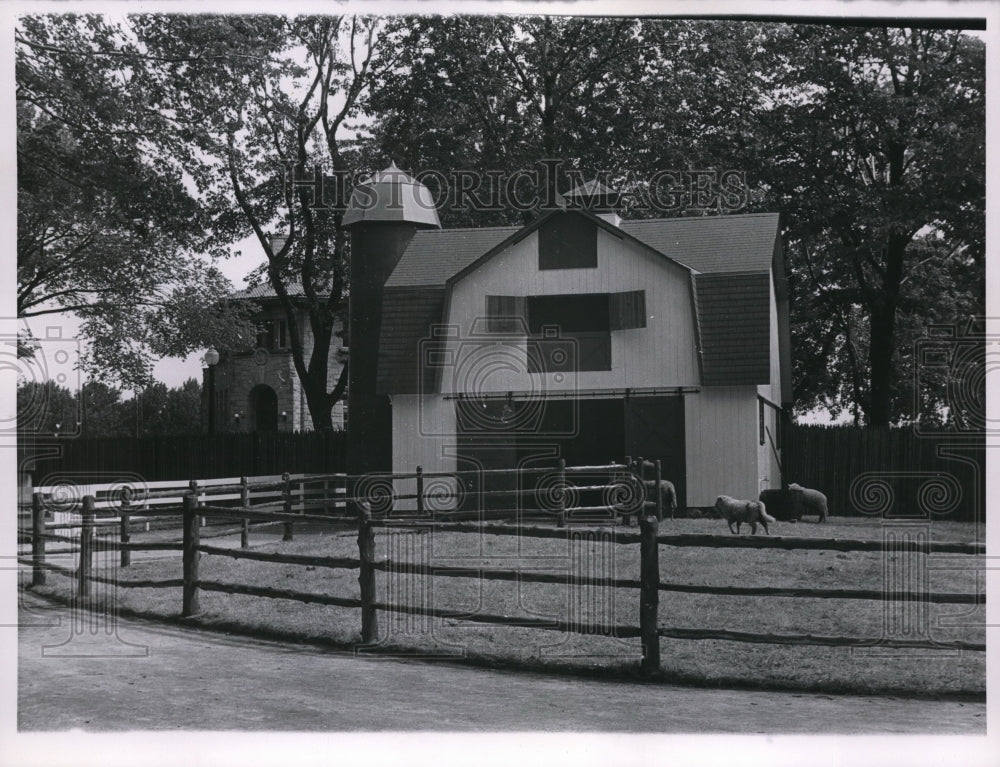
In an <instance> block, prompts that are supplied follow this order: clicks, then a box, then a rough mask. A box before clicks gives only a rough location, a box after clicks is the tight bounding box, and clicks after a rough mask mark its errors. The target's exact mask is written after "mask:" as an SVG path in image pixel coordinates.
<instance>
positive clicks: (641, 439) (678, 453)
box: [624, 396, 687, 512]
mask: <svg viewBox="0 0 1000 767" xmlns="http://www.w3.org/2000/svg"><path fill="white" fill-rule="evenodd" d="M624 425H625V453H626V454H627V455H630V456H632V457H633V458H638V457H640V456H641V457H642V458H644V459H646V460H647V461H656V460H659V461H660V466H661V469H662V475H663V478H664V479H668V480H670V481H671V482H673V483H674V488H675V489H676V490H677V506H678V510H679V511H681V512H682V511H683V510H684V509H685V508H686V506H687V464H686V462H685V451H684V397H682V396H675V397H632V398H630V399H629V400H627V401H626V402H625V417H624Z"/></svg>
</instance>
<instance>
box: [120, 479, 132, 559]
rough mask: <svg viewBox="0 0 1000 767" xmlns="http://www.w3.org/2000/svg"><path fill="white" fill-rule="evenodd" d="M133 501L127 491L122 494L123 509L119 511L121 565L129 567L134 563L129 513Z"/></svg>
mask: <svg viewBox="0 0 1000 767" xmlns="http://www.w3.org/2000/svg"><path fill="white" fill-rule="evenodd" d="M130 503H131V501H130V500H129V496H128V495H126V494H125V493H123V494H122V509H121V511H120V512H118V538H119V541H120V542H121V546H119V547H118V550H119V552H120V554H119V566H121V567H128V566H129V565H131V564H132V550H131V549H130V548H128V544H129V541H131V540H132V537H131V535H130V532H129V528H128V526H129V521H130V519H131V517H130V516H129V513H128V507H129V505H130Z"/></svg>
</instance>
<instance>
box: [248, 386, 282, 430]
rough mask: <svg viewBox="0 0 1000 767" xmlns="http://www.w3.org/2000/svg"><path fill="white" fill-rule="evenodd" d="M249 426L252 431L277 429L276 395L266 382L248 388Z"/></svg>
mask: <svg viewBox="0 0 1000 767" xmlns="http://www.w3.org/2000/svg"><path fill="white" fill-rule="evenodd" d="M250 412H251V413H252V414H253V420H252V421H251V424H250V428H251V429H253V430H254V431H277V430H278V395H277V394H275V393H274V389H272V388H271V387H270V386H268V385H267V384H257V385H256V386H255V387H253V388H252V389H251V390H250Z"/></svg>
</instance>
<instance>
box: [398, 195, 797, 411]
mask: <svg viewBox="0 0 1000 767" xmlns="http://www.w3.org/2000/svg"><path fill="white" fill-rule="evenodd" d="M571 210H572V212H573V213H574V214H576V215H580V216H583V217H585V218H587V219H589V220H591V221H593V222H594V223H595V224H596V225H597V226H599V227H601V228H603V229H605V230H607V231H609V232H611V233H612V234H615V235H616V236H623V235H624V236H625V237H626V239H631V240H633V241H634V242H636V243H638V244H639V245H641V246H642V247H644V248H647V249H649V250H651V251H654V252H655V253H657V254H659V255H661V256H663V257H665V259H669V260H670V261H673V262H675V263H677V264H680V265H681V266H683V267H685V268H687V269H688V270H689V271H690V273H691V280H692V291H693V299H694V306H695V313H696V318H695V319H696V324H697V332H698V337H699V339H700V340H699V345H700V349H699V351H700V352H701V362H702V382H703V383H704V384H705V385H708V386H711V385H737V384H766V383H768V382H769V378H770V369H771V367H770V348H771V347H770V300H771V291H770V286H771V280H772V279H774V280H781V281H782V284H783V279H784V278H783V274H782V273H781V272H782V270H783V265H782V264H781V249H780V246H779V244H778V233H779V229H778V214H776V213H753V214H742V215H732V216H699V217H690V218H669V219H657V220H640V221H623V222H621V224H620V225H619V226H615V225H614V224H612V223H609V222H607V221H605V220H604V219H601V218H599V217H597V216H594V215H593V214H591V213H589V212H587V211H584V210H576V209H571ZM550 215H552V214H551V213H550V214H546V215H544V216H541V217H539V219H537V220H536V221H534V222H532V223H531V224H528V225H527V226H524V227H509V226H507V227H487V228H482V229H444V230H425V231H418V232H417V233H416V234H415V235H414V236H413V239H412V240H411V241H410V243H409V245H408V246H407V248H406V250H405V251H404V253H403V255H402V257H401V258H400V260H399V262H398V263H397V265H396V268H395V270H394V271H393V273H392V275H391V276H390V277H389V280H388V281H387V282H386V286H385V292H384V300H383V316H382V331H381V338H380V351H379V365H378V391H379V392H380V393H386V394H401V393H414V392H417V391H418V390H419V389H418V383H419V381H418V378H417V375H418V371H419V369H420V368H421V364H420V360H418V358H417V357H418V354H419V352H418V350H417V348H416V347H417V346H419V340H420V339H423V338H427V337H428V336H429V335H430V329H431V326H432V325H434V324H435V323H440V322H442V321H443V316H442V313H443V311H444V310H445V308H446V307H445V302H446V301H447V290H446V289H447V286H448V284H449V283H450V282H452V281H454V280H455V279H458V278H460V277H461V276H462V274H463V273H468V272H469V271H471V270H472V269H475V268H476V267H477V266H478V265H479V264H480V263H484V262H485V261H487V260H489V259H490V258H492V257H493V256H494V255H497V254H499V253H500V252H502V251H504V250H506V249H507V247H509V246H511V245H513V244H514V243H516V242H518V241H520V240H521V239H523V238H524V237H527V236H528V235H529V234H531V233H532V232H534V231H536V230H537V229H538V228H539V226H540V225H541V224H542V223H543V222H544V221H545V220H546V219H547V218H548V217H549V216H550ZM772 266H773V267H774V268H775V273H774V274H773V275H772ZM424 391H428V389H426V388H425V389H424Z"/></svg>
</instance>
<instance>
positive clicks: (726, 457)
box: [684, 386, 759, 506]
mask: <svg viewBox="0 0 1000 767" xmlns="http://www.w3.org/2000/svg"><path fill="white" fill-rule="evenodd" d="M684 406H685V408H684V420H685V424H686V429H685V430H686V439H685V450H686V459H687V467H688V474H687V482H688V485H687V493H688V499H687V503H688V506H711V505H712V504H714V503H715V499H716V498H717V497H718V496H720V495H731V496H734V497H738V498H748V499H749V498H756V497H757V496H758V494H759V490H758V482H759V478H758V450H757V448H758V438H757V388H756V387H755V386H717V387H706V388H703V389H702V390H701V391H700V392H699V393H697V394H687V395H685V397H684Z"/></svg>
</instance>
